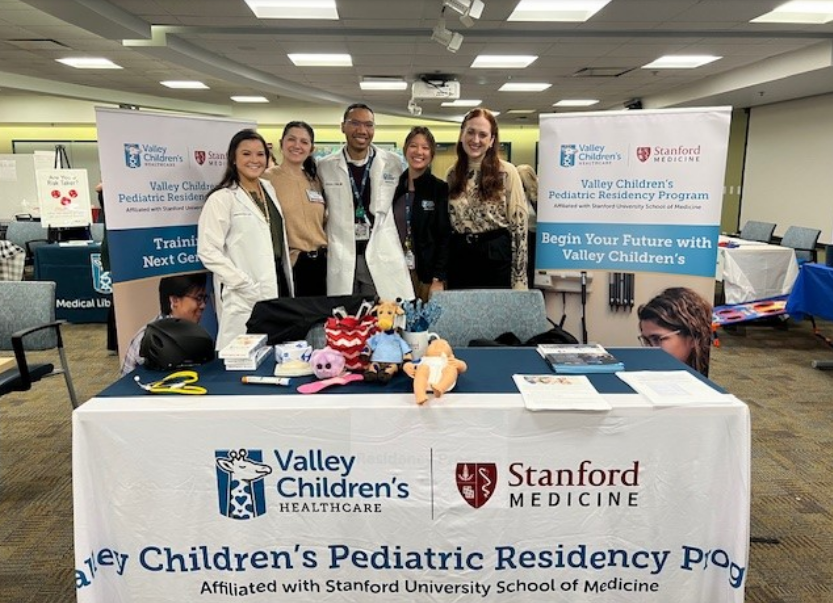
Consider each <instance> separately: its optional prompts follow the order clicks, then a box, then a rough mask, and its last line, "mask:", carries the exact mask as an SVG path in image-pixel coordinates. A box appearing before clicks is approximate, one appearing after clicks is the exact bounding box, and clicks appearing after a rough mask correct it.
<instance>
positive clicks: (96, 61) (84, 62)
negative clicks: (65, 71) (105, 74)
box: [55, 57, 122, 69]
mask: <svg viewBox="0 0 833 603" xmlns="http://www.w3.org/2000/svg"><path fill="white" fill-rule="evenodd" d="M55 60H56V61H58V62H59V63H63V64H64V65H69V66H70V67H75V68H76V69H121V68H122V67H121V66H120V65H116V64H115V63H114V62H113V61H111V60H110V59H101V58H94V57H86V58H83V57H82V58H68V59H55Z"/></svg>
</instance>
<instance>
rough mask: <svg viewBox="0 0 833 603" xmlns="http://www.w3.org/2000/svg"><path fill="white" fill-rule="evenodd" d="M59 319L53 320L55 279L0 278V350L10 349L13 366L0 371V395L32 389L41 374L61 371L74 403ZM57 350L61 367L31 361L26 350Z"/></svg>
mask: <svg viewBox="0 0 833 603" xmlns="http://www.w3.org/2000/svg"><path fill="white" fill-rule="evenodd" d="M64 323H65V321H63V320H55V283H53V282H48V281H18V282H13V281H0V351H9V350H11V351H14V356H15V360H16V362H17V366H16V367H14V368H11V369H8V370H6V371H3V372H2V373H0V396H2V395H4V394H8V393H10V392H22V391H28V390H30V389H32V384H33V383H35V382H37V381H40V380H41V379H42V378H44V377H49V376H52V375H60V374H63V376H64V380H65V381H66V386H67V390H68V391H69V400H70V402H71V403H72V407H73V408H77V407H78V399H77V397H76V395H75V387H74V385H73V383H72V377H71V375H70V373H69V364H68V363H67V358H66V354H65V353H64V341H63V338H62V337H61V325H62V324H64ZM55 349H57V350H58V355H59V358H60V362H61V367H60V368H58V369H56V368H55V365H54V364H53V363H48V362H37V363H36V362H31V360H30V358H28V357H27V356H26V352H27V351H42V350H55Z"/></svg>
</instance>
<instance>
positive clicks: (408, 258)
mask: <svg viewBox="0 0 833 603" xmlns="http://www.w3.org/2000/svg"><path fill="white" fill-rule="evenodd" d="M405 265H406V266H407V267H408V270H416V258H415V257H414V252H413V251H411V250H410V249H409V250H408V251H406V252H405Z"/></svg>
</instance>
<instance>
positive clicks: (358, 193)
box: [341, 147, 376, 218]
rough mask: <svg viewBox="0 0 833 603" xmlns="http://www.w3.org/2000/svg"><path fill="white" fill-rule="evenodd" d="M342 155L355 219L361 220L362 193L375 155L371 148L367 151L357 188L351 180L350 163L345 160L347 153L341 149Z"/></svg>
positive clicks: (353, 180) (363, 213)
mask: <svg viewBox="0 0 833 603" xmlns="http://www.w3.org/2000/svg"><path fill="white" fill-rule="evenodd" d="M341 152H342V153H344V161H345V162H346V163H347V176H348V178H350V190H351V191H352V192H353V205H354V206H355V207H356V217H357V218H363V217H364V215H365V207H364V191H365V189H366V188H367V180H368V178H369V177H370V168H371V167H373V160H374V159H375V158H376V153H374V152H373V147H371V148H370V150H369V151H368V153H369V156H368V158H367V164H366V165H365V167H364V174H362V186H361V188H359V187H358V186H357V185H356V180H355V178H353V170H351V169H350V162H349V161H348V158H347V151H346V150H345V149H342V151H341Z"/></svg>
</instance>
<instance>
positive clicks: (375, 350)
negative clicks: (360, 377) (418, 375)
mask: <svg viewBox="0 0 833 603" xmlns="http://www.w3.org/2000/svg"><path fill="white" fill-rule="evenodd" d="M371 313H372V314H374V315H375V316H376V321H377V322H378V323H379V332H378V333H376V334H375V335H371V336H370V338H369V339H368V340H367V345H366V346H365V350H364V352H363V354H364V355H365V356H369V357H370V364H369V365H368V366H367V368H366V369H365V371H364V380H365V381H379V382H381V383H387V382H388V381H390V380H391V379H392V378H393V376H394V375H395V374H396V373H398V372H399V367H400V366H401V365H402V363H403V362H405V361H406V360H410V359H411V357H412V354H411V346H409V345H408V342H406V341H405V340H404V339H402V337H401V336H400V335H399V333H398V330H397V328H396V319H397V317H399V316H403V315H404V314H405V310H403V309H402V306H400V305H399V303H398V302H395V301H380V302H379V303H378V304H376V306H375V307H374V308H373V310H371Z"/></svg>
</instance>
